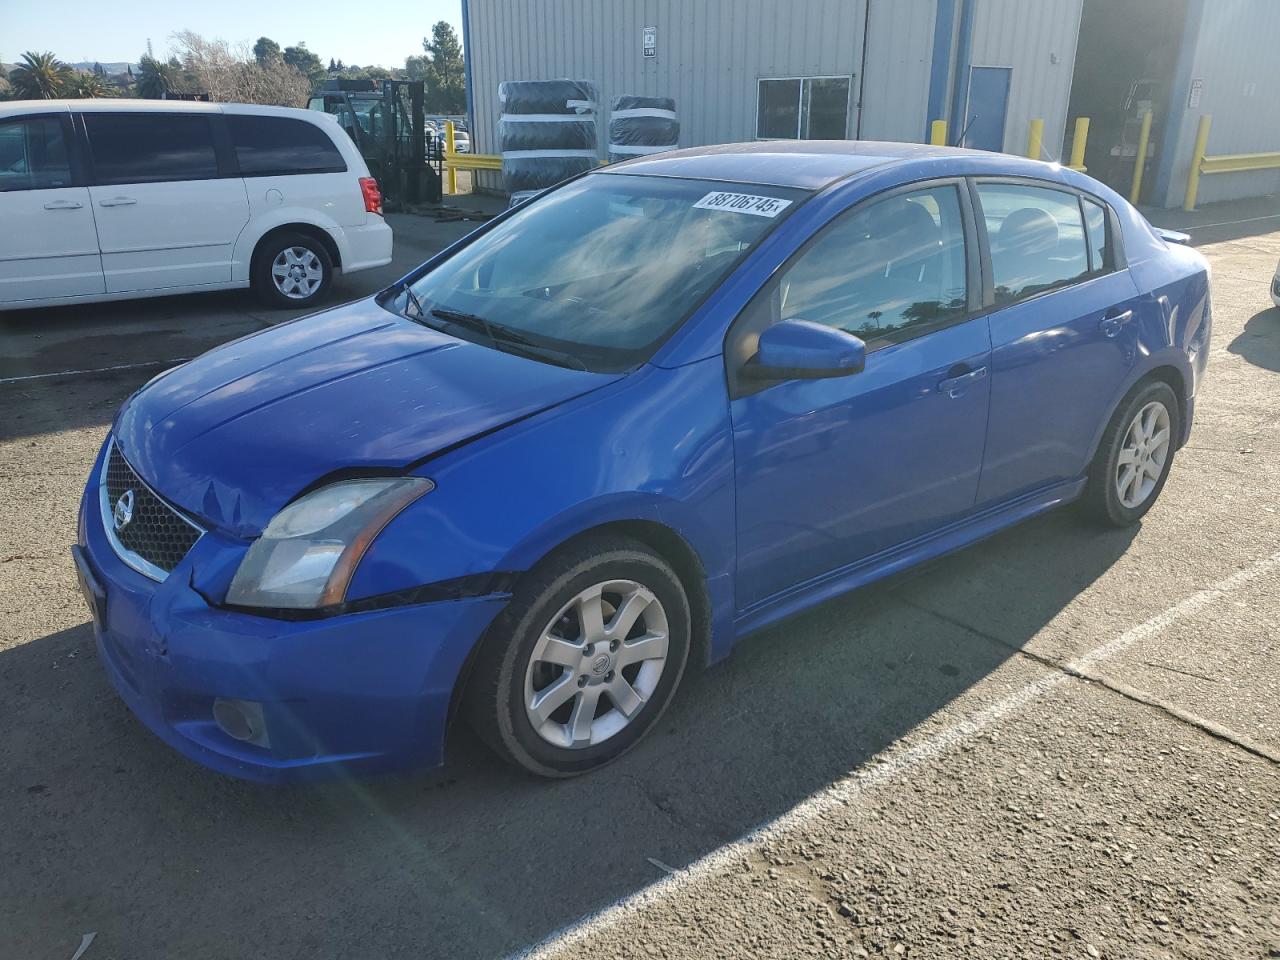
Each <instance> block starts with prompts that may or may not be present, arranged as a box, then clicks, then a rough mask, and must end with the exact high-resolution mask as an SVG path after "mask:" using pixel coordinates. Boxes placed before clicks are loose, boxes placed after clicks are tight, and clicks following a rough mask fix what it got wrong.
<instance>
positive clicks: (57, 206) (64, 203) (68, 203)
mask: <svg viewBox="0 0 1280 960" xmlns="http://www.w3.org/2000/svg"><path fill="white" fill-rule="evenodd" d="M83 206H84V204H83V203H81V202H80V201H79V200H50V201H49V202H48V203H46V204H45V205H44V208H45V209H46V210H79V209H80V208H81V207H83Z"/></svg>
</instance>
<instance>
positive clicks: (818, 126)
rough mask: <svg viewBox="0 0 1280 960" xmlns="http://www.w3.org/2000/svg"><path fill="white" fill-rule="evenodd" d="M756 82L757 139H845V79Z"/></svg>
mask: <svg viewBox="0 0 1280 960" xmlns="http://www.w3.org/2000/svg"><path fill="white" fill-rule="evenodd" d="M759 83H760V87H759V90H758V93H757V98H756V138H757V139H759V140H843V139H844V138H845V136H846V134H847V133H848V120H849V86H850V78H849V77H786V78H780V79H772V80H761V81H759Z"/></svg>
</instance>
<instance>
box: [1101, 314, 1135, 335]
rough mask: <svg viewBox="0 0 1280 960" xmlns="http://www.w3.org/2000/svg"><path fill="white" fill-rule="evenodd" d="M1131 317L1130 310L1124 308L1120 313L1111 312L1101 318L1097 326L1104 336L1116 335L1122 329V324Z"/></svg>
mask: <svg viewBox="0 0 1280 960" xmlns="http://www.w3.org/2000/svg"><path fill="white" fill-rule="evenodd" d="M1132 319H1133V311H1132V310H1124V311H1121V312H1120V313H1111V314H1108V315H1107V316H1105V317H1103V318H1102V322H1101V323H1100V324H1098V328H1099V329H1100V330H1101V331H1102V333H1103V335H1104V336H1107V337H1116V336H1119V335H1120V331H1121V330H1123V329H1124V325H1125V324H1126V323H1128V322H1129V321H1130V320H1132Z"/></svg>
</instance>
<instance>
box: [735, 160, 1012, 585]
mask: <svg viewBox="0 0 1280 960" xmlns="http://www.w3.org/2000/svg"><path fill="white" fill-rule="evenodd" d="M965 248H966V243H965V225H964V222H963V215H962V205H961V200H960V194H959V192H958V188H957V185H956V184H955V183H948V184H945V185H938V186H932V187H925V188H922V189H913V190H911V191H909V192H895V193H893V194H891V195H889V196H888V197H885V198H883V199H877V200H873V201H871V202H870V203H866V204H863V205H860V206H858V207H856V208H855V209H853V210H852V211H849V212H846V213H844V214H842V215H841V216H840V217H838V218H837V219H836V220H834V221H833V222H832V223H831V224H829V225H828V226H827V227H826V228H824V229H823V230H822V231H821V232H819V233H818V234H817V235H816V237H814V238H813V239H811V240H810V241H809V243H808V244H807V245H806V246H805V247H804V248H803V249H802V250H801V251H800V252H799V253H798V254H797V255H796V256H794V257H793V258H792V259H791V261H790V262H788V263H787V264H786V265H784V266H783V267H782V268H781V269H780V270H779V271H777V273H776V274H775V275H774V279H773V280H771V281H770V282H769V283H768V284H767V285H766V286H765V287H764V288H763V289H762V290H761V291H760V293H759V294H757V296H756V298H755V299H754V300H753V301H752V303H751V304H750V305H749V306H748V307H747V309H746V310H745V311H744V312H743V314H742V315H741V316H740V317H739V318H738V320H737V321H736V322H735V324H734V327H733V329H732V330H731V332H730V335H729V338H728V340H727V342H726V352H727V361H728V364H727V365H728V369H729V373H730V381H731V391H732V399H731V402H730V413H731V417H732V421H733V434H734V463H735V471H736V483H737V496H738V502H737V510H738V519H737V528H738V577H737V584H738V588H737V589H738V594H737V602H738V607H739V609H740V610H745V609H746V608H749V607H751V606H752V605H754V604H758V603H760V602H762V601H765V600H768V599H769V598H770V597H772V596H774V595H775V594H778V593H779V592H780V591H784V590H786V589H787V588H788V587H791V586H794V585H797V584H801V583H803V582H805V581H808V580H811V579H813V578H815V577H820V576H821V575H822V574H824V573H827V572H830V571H833V570H836V569H839V568H841V567H845V566H848V565H850V564H854V563H856V562H858V561H860V560H863V559H865V558H868V557H871V556H873V555H875V554H877V553H880V552H881V551H883V550H886V549H888V548H891V547H894V546H896V545H898V544H901V543H904V542H906V541H909V540H913V539H915V538H917V537H920V536H922V535H925V534H927V533H929V532H931V531H933V530H935V529H937V528H938V527H940V526H943V525H945V524H947V523H950V522H952V521H954V520H956V519H958V518H960V517H961V516H963V515H964V514H965V513H967V512H968V511H970V510H971V509H972V508H973V505H974V500H975V498H976V495H977V489H978V478H979V474H980V472H981V465H982V450H983V439H984V436H985V433H986V425H987V412H988V394H989V380H988V378H987V372H988V371H987V367H988V363H989V358H990V337H989V334H988V328H987V320H986V318H985V317H977V318H974V317H972V316H971V310H970V307H971V306H973V305H976V301H974V302H972V303H971V301H970V298H969V291H970V290H971V289H973V287H974V286H976V282H975V281H973V280H972V279H971V278H972V276H973V275H974V274H973V273H972V271H971V270H970V267H969V264H968V263H967V261H966V252H965ZM782 319H789V320H795V319H800V320H809V321H811V322H816V323H823V324H827V325H830V326H835V327H839V328H840V329H843V330H846V331H848V332H850V333H853V334H855V335H857V336H859V337H861V338H862V339H863V340H864V341H865V343H866V345H867V362H866V369H864V370H863V371H862V372H860V373H856V374H853V375H851V376H846V377H840V378H836V379H829V380H785V381H780V382H767V381H766V382H764V383H753V382H751V381H747V380H738V379H737V378H736V377H735V376H734V371H735V370H736V369H738V368H740V367H741V365H742V364H743V363H745V362H746V361H747V360H748V359H749V358H750V356H751V355H752V354H753V353H754V342H755V338H756V337H757V336H758V334H759V332H760V331H761V330H763V329H764V328H765V327H767V326H768V325H769V324H770V323H773V322H777V321H778V320H782Z"/></svg>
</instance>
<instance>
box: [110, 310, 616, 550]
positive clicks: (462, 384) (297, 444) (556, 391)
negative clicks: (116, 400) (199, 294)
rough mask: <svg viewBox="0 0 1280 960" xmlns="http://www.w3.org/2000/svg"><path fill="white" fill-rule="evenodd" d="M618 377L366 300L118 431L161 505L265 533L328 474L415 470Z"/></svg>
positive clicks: (120, 421) (221, 363)
mask: <svg viewBox="0 0 1280 960" xmlns="http://www.w3.org/2000/svg"><path fill="white" fill-rule="evenodd" d="M617 377H618V375H616V374H601V373H587V372H584V371H580V370H571V369H566V368H563V367H557V366H553V365H551V364H547V363H542V362H540V361H537V360H531V359H527V358H525V357H520V356H515V355H512V354H508V353H502V352H500V351H498V350H493V349H490V348H489V347H486V346H481V345H479V344H474V343H470V342H467V341H464V340H459V339H456V338H454V337H450V336H449V335H447V334H444V333H441V332H439V331H436V330H432V329H430V328H428V327H424V326H421V325H420V324H417V323H414V322H412V321H410V320H406V319H404V318H403V317H400V316H397V315H395V314H392V313H389V312H387V311H386V310H384V309H383V308H382V307H381V306H379V305H378V304H377V303H375V302H374V301H373V300H362V301H359V302H356V303H353V304H349V305H347V306H344V307H338V308H336V309H334V310H330V311H327V312H325V313H321V314H317V315H315V316H313V317H307V318H305V319H302V320H298V321H294V322H292V323H286V324H282V325H280V326H278V327H273V328H271V329H268V330H264V331H262V332H260V333H256V334H253V335H251V336H248V337H245V338H243V339H241V340H236V341H233V342H232V343H228V344H225V345H223V346H221V347H218V348H216V349H214V350H211V351H210V352H208V353H206V354H204V355H203V356H201V357H198V358H196V359H195V360H192V361H190V362H189V363H186V364H183V365H182V366H180V367H177V368H175V369H173V370H170V371H168V372H167V373H165V374H163V375H161V376H160V377H158V378H156V379H155V380H154V381H152V382H151V383H150V384H148V385H147V386H146V387H144V388H143V389H142V390H140V391H139V392H138V393H136V394H135V395H134V396H133V397H131V398H130V399H129V401H128V402H127V403H126V404H125V406H124V407H123V408H122V409H121V412H120V414H119V416H118V417H117V419H116V423H115V426H114V428H113V429H114V433H115V437H116V443H117V444H118V445H119V447H120V450H121V452H122V453H123V454H124V455H125V458H126V459H128V460H129V461H130V463H131V464H132V465H133V467H134V469H135V470H136V471H137V472H138V474H139V475H140V476H141V477H142V479H143V480H145V481H146V482H147V483H148V484H150V485H151V486H152V487H153V488H154V489H155V490H156V491H157V492H158V493H159V494H160V495H162V496H164V497H166V498H167V499H169V500H170V501H171V502H173V503H175V504H177V505H178V506H179V507H181V508H183V509H184V510H187V511H188V512H190V513H192V514H194V515H195V516H196V517H198V518H199V519H201V520H203V521H204V522H205V524H207V525H209V526H211V527H215V528H218V529H221V530H224V531H226V532H228V533H231V534H234V535H236V536H248V537H252V536H256V535H257V534H258V533H260V532H261V531H262V529H263V528H264V527H265V526H266V525H267V523H268V522H270V520H271V518H272V517H273V516H274V515H275V514H276V512H277V511H278V510H279V509H280V508H281V507H283V506H284V505H285V504H286V503H288V502H289V501H290V500H292V499H293V498H294V497H295V496H296V495H297V494H298V493H299V492H300V491H301V490H303V489H305V488H306V487H308V486H310V485H311V484H313V483H315V482H316V481H317V480H319V479H320V478H322V477H326V476H328V475H330V474H334V473H339V472H342V471H360V470H370V469H379V468H382V469H387V468H390V469H403V468H405V467H406V466H408V465H410V464H412V463H414V462H415V461H419V460H422V459H424V458H427V457H430V456H431V455H432V454H434V453H436V452H438V451H440V450H443V449H445V448H447V447H451V446H455V445H457V444H459V443H462V442H465V441H467V440H469V439H471V438H473V437H475V436H477V435H478V434H482V433H487V432H491V431H493V430H495V429H497V428H499V427H501V426H503V425H504V424H508V423H510V422H512V421H513V420H518V419H522V418H524V417H527V416H529V415H531V414H534V413H537V412H538V411H540V410H544V409H546V408H548V407H552V406H555V405H557V404H560V403H563V402H564V401H566V400H569V399H571V398H573V397H575V396H578V395H580V394H583V393H586V392H588V391H590V390H593V389H596V388H597V387H600V386H602V385H604V384H606V383H609V382H611V381H613V380H616V379H617Z"/></svg>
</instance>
